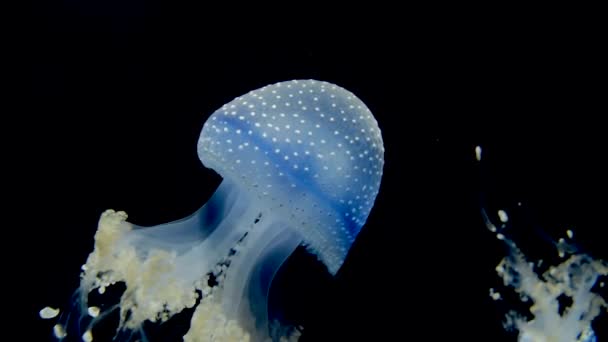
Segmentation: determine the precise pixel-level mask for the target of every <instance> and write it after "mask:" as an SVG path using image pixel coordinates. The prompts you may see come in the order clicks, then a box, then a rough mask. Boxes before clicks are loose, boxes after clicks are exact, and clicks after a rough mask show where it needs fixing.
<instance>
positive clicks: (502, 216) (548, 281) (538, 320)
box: [475, 146, 608, 342]
mask: <svg viewBox="0 0 608 342" xmlns="http://www.w3.org/2000/svg"><path fill="white" fill-rule="evenodd" d="M481 155H482V148H481V147H480V146H477V147H476V148H475V158H476V159H477V161H481ZM482 217H483V220H484V222H485V225H486V227H487V228H488V229H489V230H490V231H491V232H492V233H494V234H496V238H497V239H499V240H501V241H502V242H503V243H504V245H505V247H506V249H507V255H506V257H505V258H503V259H502V260H501V262H500V263H499V264H498V266H496V272H497V274H498V276H499V277H500V278H501V279H502V281H503V284H504V286H505V287H510V288H512V289H513V290H514V291H515V292H516V293H517V294H518V295H519V297H520V299H521V301H523V302H528V303H530V307H529V313H530V314H531V315H532V319H528V318H527V317H526V315H524V314H522V313H520V312H516V311H510V312H509V313H508V314H507V316H506V320H505V321H504V323H503V326H504V328H505V329H506V330H509V331H511V330H514V331H516V332H518V341H520V342H537V341H555V342H596V341H597V338H596V335H595V332H594V331H593V327H592V323H593V321H594V320H595V319H596V318H597V317H598V316H600V315H601V314H602V311H603V313H604V314H606V312H607V311H608V310H607V308H608V305H607V303H606V301H605V300H604V298H602V296H601V295H599V294H598V293H597V292H596V289H597V288H601V287H605V286H606V285H605V283H604V282H603V281H602V277H604V278H605V277H606V276H608V263H607V262H606V261H604V260H600V259H594V258H592V257H591V256H590V255H588V254H585V253H582V252H581V251H580V250H579V249H578V248H577V247H576V246H575V244H574V243H573V237H574V232H573V231H572V230H567V231H566V238H560V239H559V240H558V241H556V242H555V243H554V245H555V248H556V252H557V254H558V257H559V258H560V259H562V261H561V263H559V264H558V265H549V266H548V268H547V270H546V271H544V272H540V271H539V266H540V265H541V264H542V261H543V260H538V261H530V260H529V259H528V258H527V257H526V255H524V253H523V252H522V250H521V249H520V248H519V247H518V246H517V245H516V244H515V242H514V241H513V239H511V238H509V237H508V236H507V235H508V233H507V229H506V228H507V227H508V226H507V224H508V223H509V215H508V213H507V212H506V211H505V210H499V211H498V212H497V213H496V217H497V218H498V222H499V223H496V224H495V223H494V222H496V221H493V220H492V219H490V216H489V215H488V213H487V212H486V210H485V209H482ZM490 297H491V298H492V299H493V300H495V301H500V300H504V298H503V296H502V295H501V293H500V292H499V291H497V290H495V289H494V288H491V289H490ZM562 297H565V298H567V299H568V301H569V302H570V303H569V304H568V305H567V306H564V305H563V304H562V303H560V299H561V298H562ZM511 305H513V303H511Z"/></svg>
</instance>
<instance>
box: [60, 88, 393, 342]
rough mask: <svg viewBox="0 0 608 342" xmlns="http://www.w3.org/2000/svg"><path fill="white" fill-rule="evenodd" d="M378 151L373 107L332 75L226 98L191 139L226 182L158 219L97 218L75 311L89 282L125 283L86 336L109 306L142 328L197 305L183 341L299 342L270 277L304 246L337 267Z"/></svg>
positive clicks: (361, 215) (365, 206)
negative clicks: (186, 213)
mask: <svg viewBox="0 0 608 342" xmlns="http://www.w3.org/2000/svg"><path fill="white" fill-rule="evenodd" d="M383 153H384V147H383V143H382V137H381V134H380V130H379V128H378V125H377V123H376V120H375V119H374V117H373V116H372V114H371V112H370V111H369V109H368V108H367V107H366V106H365V104H364V103H363V102H362V101H361V100H359V99H358V98H357V97H356V96H355V95H353V94H352V93H350V92H348V91H347V90H345V89H343V88H341V87H338V86H336V85H333V84H330V83H326V82H320V81H314V80H305V81H289V82H281V83H277V84H274V85H270V86H266V87H263V88H261V89H257V90H255V91H252V92H249V93H248V94H246V95H243V96H241V97H238V98H236V99H234V100H233V101H231V102H230V103H228V104H226V105H224V106H223V107H222V108H221V109H219V110H217V111H216V112H215V113H214V114H213V115H212V116H211V117H210V118H209V119H208V120H207V122H206V123H205V124H204V127H203V130H202V132H201V135H200V139H199V142H198V154H199V158H200V159H201V161H202V162H203V164H204V165H205V166H207V167H209V168H211V169H213V170H215V171H216V172H217V173H219V174H220V175H221V176H222V178H223V181H222V183H221V185H220V186H219V188H218V189H217V191H216V192H215V193H214V195H213V196H212V197H211V199H210V200H209V201H208V202H207V203H206V204H205V205H204V206H203V207H202V208H201V209H200V210H198V211H197V212H195V213H194V214H193V215H191V216H190V217H187V218H185V219H183V220H179V221H176V222H172V223H168V224H164V225H159V226H154V227H138V226H135V225H133V224H131V223H129V222H127V221H126V218H127V216H126V214H125V213H123V212H114V211H111V210H110V211H106V212H105V213H104V214H103V215H102V216H101V219H100V221H99V228H98V231H97V233H96V235H95V249H94V251H93V252H92V253H91V254H90V255H89V258H88V260H87V262H86V264H85V265H84V266H83V273H82V279H81V285H80V290H79V293H80V296H79V299H78V300H79V304H80V306H81V312H82V313H85V312H89V313H90V312H91V310H90V308H88V306H87V295H88V294H89V293H90V292H91V291H93V290H97V291H98V292H99V293H103V292H104V291H105V289H106V288H107V287H108V286H111V285H112V284H114V283H117V282H124V283H125V284H126V290H125V292H124V293H123V294H122V296H121V299H120V303H119V304H118V305H117V306H116V307H113V308H109V309H105V310H102V311H101V313H100V311H99V309H96V310H95V309H94V310H93V311H94V312H95V313H96V315H95V318H93V319H92V322H91V323H90V324H89V326H88V327H87V328H86V329H84V335H82V336H83V339H89V338H92V335H91V332H90V329H91V327H92V326H93V325H94V324H95V323H96V322H97V321H98V320H99V319H102V318H103V316H104V314H107V313H108V312H109V311H111V310H113V309H119V310H120V317H121V319H120V326H119V329H120V330H123V331H124V330H129V331H138V330H140V329H141V327H142V324H143V322H145V321H153V322H155V321H164V320H167V319H168V318H170V317H171V316H173V315H174V314H176V313H178V312H180V311H182V310H183V309H185V308H192V307H194V306H195V305H197V303H198V305H197V306H196V309H195V311H194V314H193V317H192V321H191V326H190V330H189V331H188V333H187V334H186V335H185V336H184V340H185V341H208V340H213V341H221V340H230V341H234V340H237V341H239V340H244V341H247V340H254V341H257V340H266V339H269V338H272V339H275V340H277V339H280V338H288V339H289V338H294V339H295V338H297V335H298V333H297V331H294V330H293V329H290V327H284V326H283V327H281V326H279V327H278V329H277V327H274V329H270V325H271V323H270V322H269V320H268V311H267V310H268V307H267V296H268V290H269V286H270V283H271V281H272V278H273V276H274V274H275V272H276V271H277V269H278V268H279V267H280V265H281V264H282V263H283V262H284V261H285V259H286V258H287V257H288V256H289V255H290V254H291V253H292V252H293V251H294V250H295V249H296V248H297V247H298V246H299V245H301V244H303V245H305V246H306V247H307V249H308V250H309V251H310V252H311V253H313V254H315V255H316V256H317V257H318V259H319V260H320V261H321V262H322V263H324V264H325V265H326V266H327V269H328V271H329V272H330V273H332V274H335V273H336V272H337V271H338V269H339V268H340V266H341V265H342V263H343V262H344V258H345V256H346V254H347V252H348V250H349V248H350V246H351V244H352V243H353V241H354V239H355V238H356V236H357V234H358V233H359V230H360V229H361V227H362V226H363V224H364V223H365V221H366V219H367V217H368V215H369V212H370V210H371V208H372V206H373V203H374V201H375V198H376V195H377V193H378V189H379V186H380V180H381V177H382V168H383V164H384V160H383ZM210 278H212V279H213V282H210V281H209V279H210ZM199 301H200V302H199ZM59 328H63V326H61V325H60V326H59ZM57 329H58V328H56V330H57ZM60 330H61V332H62V333H63V334H64V329H60ZM271 330H272V331H273V332H272V333H271V332H270V331H271ZM58 337H61V336H58Z"/></svg>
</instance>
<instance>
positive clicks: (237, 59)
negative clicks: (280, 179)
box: [11, 1, 608, 341]
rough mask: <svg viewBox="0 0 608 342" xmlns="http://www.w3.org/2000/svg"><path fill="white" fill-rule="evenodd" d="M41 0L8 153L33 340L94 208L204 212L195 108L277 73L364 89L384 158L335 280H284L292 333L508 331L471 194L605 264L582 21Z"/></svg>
mask: <svg viewBox="0 0 608 342" xmlns="http://www.w3.org/2000/svg"><path fill="white" fill-rule="evenodd" d="M32 9H33V16H32V18H33V20H32V26H31V28H32V30H31V32H33V36H32V37H31V38H32V39H30V40H28V45H29V48H31V53H30V54H29V55H28V58H27V62H28V65H29V67H28V70H27V71H28V72H29V76H30V79H31V88H30V91H29V92H28V93H27V95H28V100H27V101H26V106H25V108H26V109H27V110H26V114H25V116H24V117H23V119H24V121H25V125H24V126H23V127H24V130H23V133H22V134H21V135H20V139H19V141H18V142H17V143H16V144H15V145H16V146H18V147H19V149H18V151H19V152H20V153H19V164H18V165H19V166H20V170H21V171H20V175H19V177H18V178H17V182H18V186H19V188H20V189H21V190H20V192H19V193H20V195H19V196H18V198H17V199H18V200H17V203H19V204H22V205H21V206H20V209H23V213H22V215H21V217H23V218H25V220H24V221H21V225H20V227H21V228H20V229H19V230H18V233H24V234H23V236H22V237H19V239H20V240H19V241H27V243H26V246H27V251H26V250H25V249H24V250H23V251H24V253H23V256H22V258H23V259H21V257H20V258H16V259H15V261H14V262H12V263H11V264H14V265H17V269H18V270H19V271H20V272H21V273H20V277H19V278H18V279H20V281H19V283H20V286H22V288H25V289H26V290H27V291H28V295H27V297H26V298H27V300H26V301H25V303H26V304H23V303H21V304H19V306H20V309H25V311H26V312H25V313H24V314H23V315H21V316H20V318H19V320H20V321H22V320H23V318H25V319H26V321H27V322H29V321H31V322H33V325H32V327H33V328H32V331H33V332H34V333H35V334H36V336H40V337H38V338H39V339H40V340H45V338H46V337H45V336H48V335H50V334H51V327H52V322H43V321H41V320H39V319H37V312H38V310H39V309H40V308H42V307H44V306H46V305H51V306H56V307H57V306H62V307H63V306H65V303H67V301H68V299H69V296H70V295H71V292H72V291H73V289H75V288H76V286H77V283H78V273H79V267H80V265H81V264H82V263H83V262H84V261H85V259H86V256H87V254H88V253H89V252H90V251H91V249H92V237H93V234H94V232H95V228H96V222H97V219H98V217H99V214H100V213H101V212H103V211H104V210H105V209H107V208H114V209H117V210H125V211H126V212H127V213H128V214H129V218H130V221H132V222H134V223H136V224H140V225H153V224H159V223H162V222H166V221H170V220H174V219H178V218H181V217H184V216H186V215H188V214H189V213H191V212H192V211H194V210H195V209H197V208H198V207H199V206H200V205H202V204H203V203H204V202H205V201H206V200H207V199H208V197H209V196H210V194H211V193H212V192H213V190H214V189H215V187H216V186H217V185H218V184H219V182H220V178H219V177H218V176H217V175H216V174H214V173H213V172H212V171H210V170H208V169H205V168H204V167H203V166H202V165H201V164H200V162H199V161H198V158H197V155H196V141H197V139H198V134H199V133H200V129H201V127H202V124H203V123H204V122H205V120H206V118H207V117H208V116H209V115H211V113H213V111H215V110H216V109H217V108H219V107H220V106H221V105H223V104H224V103H226V102H229V101H230V100H232V99H233V98H234V97H236V96H239V95H242V94H244V93H246V92H248V91H250V90H253V89H256V88H259V87H261V86H264V85H267V84H270V83H274V82H278V81H284V80H290V79H309V78H313V79H319V80H324V81H328V82H332V83H335V84H338V85H340V86H342V87H344V88H346V89H348V90H350V91H352V92H353V93H355V94H356V95H357V96H358V97H360V98H361V99H362V100H363V101H364V102H365V103H366V104H367V105H368V107H369V108H370V109H371V110H372V112H373V113H374V115H375V116H376V118H377V120H378V123H379V126H380V128H381V130H382V133H383V138H384V145H385V149H386V154H385V160H386V164H385V170H384V171H385V174H384V178H383V182H382V187H381V191H380V194H379V197H378V199H377V202H376V205H375V207H374V209H373V211H372V214H371V216H370V218H369V220H368V223H367V225H366V227H365V228H364V229H363V230H362V232H361V233H360V235H359V238H358V239H357V241H356V242H355V244H354V245H353V247H352V249H351V251H350V254H349V256H348V258H347V261H346V263H345V265H344V266H343V268H342V269H341V271H340V272H339V274H338V275H337V277H336V279H335V281H334V282H329V281H328V280H327V279H325V278H323V277H321V280H315V279H309V278H306V277H302V276H299V275H298V274H299V272H297V271H291V272H288V273H287V276H286V279H287V280H285V281H287V282H288V283H291V286H292V287H291V288H293V290H292V291H293V292H296V291H299V293H300V298H301V299H302V300H301V303H299V304H298V305H301V307H300V309H299V311H298V312H300V319H301V320H302V321H303V322H304V323H305V325H306V332H305V334H304V337H303V340H304V339H305V340H307V341H316V340H334V339H337V338H340V340H350V339H368V337H364V336H370V337H369V338H372V337H373V340H379V341H382V340H419V339H424V340H441V339H445V338H448V339H450V340H452V339H454V340H458V339H467V340H480V341H488V340H491V341H501V340H505V341H508V340H515V337H514V336H513V335H509V334H507V333H505V332H504V331H503V329H502V327H501V321H502V320H503V318H502V317H503V314H504V311H505V309H506V308H508V307H509V305H504V303H503V304H501V303H496V302H493V301H492V300H491V299H490V298H489V296H488V289H489V288H490V287H497V286H498V285H499V283H500V280H499V279H498V278H497V277H496V275H495V272H494V267H495V266H496V264H497V263H498V262H499V261H500V259H501V258H502V256H503V254H504V249H503V248H502V245H501V244H500V242H499V241H497V240H496V239H495V238H494V237H493V235H492V234H491V233H490V232H489V231H487V229H486V228H485V226H484V225H483V221H482V220H481V215H480V210H481V208H482V206H484V207H486V208H487V209H488V211H489V212H490V214H491V216H492V217H493V218H495V214H494V213H495V212H496V211H497V210H498V209H501V208H504V209H506V210H508V211H509V212H510V213H511V223H512V224H513V226H512V227H511V228H509V229H510V230H511V236H514V237H515V238H517V239H518V242H520V243H521V244H522V247H523V248H524V250H525V251H526V252H528V253H529V254H530V255H532V256H535V257H541V256H542V255H545V254H546V253H552V250H551V247H550V243H549V242H548V241H547V240H546V237H545V238H543V237H542V236H543V235H542V233H541V232H544V233H546V234H548V236H549V237H550V238H552V239H557V238H559V237H563V236H564V235H565V234H564V232H565V230H566V229H569V228H571V229H573V230H574V232H575V238H576V241H577V242H578V243H579V244H580V247H581V248H582V250H583V251H586V252H588V253H591V254H593V255H594V256H596V257H602V258H604V259H608V251H607V249H606V247H605V241H606V240H604V239H603V236H604V235H605V230H606V228H605V227H606V221H605V217H604V213H605V210H606V205H607V201H606V198H605V194H606V190H607V187H606V177H605V175H606V174H607V173H606V166H604V165H603V164H604V163H603V162H604V159H605V156H606V155H605V150H604V147H605V145H606V133H605V132H606V126H605V124H603V123H601V122H602V121H603V116H605V114H606V106H605V100H606V95H605V94H606V92H605V90H606V89H605V87H606V84H605V82H606V81H605V80H606V77H605V76H606V72H605V71H606V70H605V61H606V60H607V59H606V55H605V53H604V52H603V49H602V46H601V45H602V44H601V43H600V41H599V40H598V39H597V34H596V33H597V28H596V26H595V22H594V21H593V20H582V21H577V22H576V23H574V22H573V21H572V20H570V17H568V16H565V17H563V16H559V17H556V18H554V19H555V20H552V21H551V22H550V23H543V24H540V23H536V22H537V21H536V19H537V18H538V17H535V16H532V17H531V18H515V17H509V18H507V19H504V20H501V21H500V22H498V23H496V22H494V21H495V19H496V18H495V17H494V16H493V15H488V16H486V18H485V20H482V21H480V22H475V23H472V22H471V21H468V20H464V19H462V20H460V19H459V17H456V16H454V17H451V15H450V10H449V9H448V10H446V11H445V12H446V13H444V14H443V15H444V16H445V18H451V19H452V20H451V21H445V20H443V17H435V16H434V14H430V15H428V18H427V17H425V18H417V14H416V13H412V12H408V11H407V10H404V11H405V13H406V15H405V16H404V17H399V15H397V16H396V17H395V18H392V17H377V18H376V20H378V23H376V21H373V20H372V19H371V18H370V16H371V14H370V13H361V14H358V15H352V16H351V14H348V15H347V14H346V13H340V14H335V15H334V14H328V13H325V12H324V11H323V10H321V9H319V10H318V11H316V10H312V11H311V13H307V14H306V15H303V17H304V18H302V19H300V18H299V17H295V16H291V14H289V15H287V14H285V15H283V16H278V15H275V16H269V18H268V19H262V18H258V17H255V16H253V15H251V16H249V18H247V17H248V16H247V15H245V18H244V19H241V18H237V17H236V16H234V15H231V14H230V13H231V12H230V11H225V10H223V11H220V10H213V9H209V8H202V7H194V6H184V7H179V6H177V5H172V6H168V5H166V4H159V3H153V4H152V3H143V2H129V3H124V4H108V3H103V4H102V3H101V2H96V3H87V4H86V5H83V4H79V3H77V2H71V1H64V2H61V3H50V2H49V3H46V2H45V3H38V4H35V5H34V7H33V8H32ZM286 12H287V13H290V12H289V11H286ZM364 12H365V9H364ZM184 13H187V14H189V15H188V16H182V14H184ZM245 13H247V12H246V11H245ZM432 13H434V12H432ZM368 15H369V16H368ZM572 15H573V16H574V14H572ZM541 16H542V17H543V18H545V17H549V18H550V17H551V15H549V14H545V13H544V12H543V14H542V15H541ZM336 18H342V19H344V22H345V23H344V24H343V23H342V22H341V21H340V22H337V21H336V20H334V19H336ZM412 18H417V19H419V20H417V21H414V20H411V19H412ZM579 19H580V18H579ZM583 19H584V18H583ZM535 23H536V24H535ZM477 145H480V146H482V147H483V153H484V157H483V160H482V163H481V164H480V163H477V162H476V161H475V155H474V147H475V146H477ZM518 202H521V206H518V205H517V203H518ZM19 235H21V234H19ZM30 248H31V250H30ZM19 254H21V253H19ZM299 254H303V253H299ZM293 259H294V260H292V261H290V262H291V263H292V266H293V265H297V264H298V263H306V256H302V255H299V256H295V257H294V258H293ZM21 260H23V262H21ZM302 260H304V261H302ZM292 269H296V270H297V267H292ZM290 278H291V279H292V280H291V281H290V280H289V279H290ZM294 279H295V280H294ZM16 305H17V304H16ZM602 319H603V321H598V322H597V323H596V326H597V327H600V326H601V325H602V324H603V325H604V326H606V317H605V315H604V317H603V318H602ZM27 334H28V335H29V334H31V332H27ZM598 335H599V337H600V338H599V340H600V341H602V340H604V339H605V338H606V336H608V335H607V331H606V329H605V328H604V329H598ZM157 336H158V339H159V340H170V338H169V337H167V335H163V334H161V333H159V335H157ZM415 336H418V337H415ZM420 336H423V337H424V336H426V338H420ZM150 337H151V340H154V336H150Z"/></svg>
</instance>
